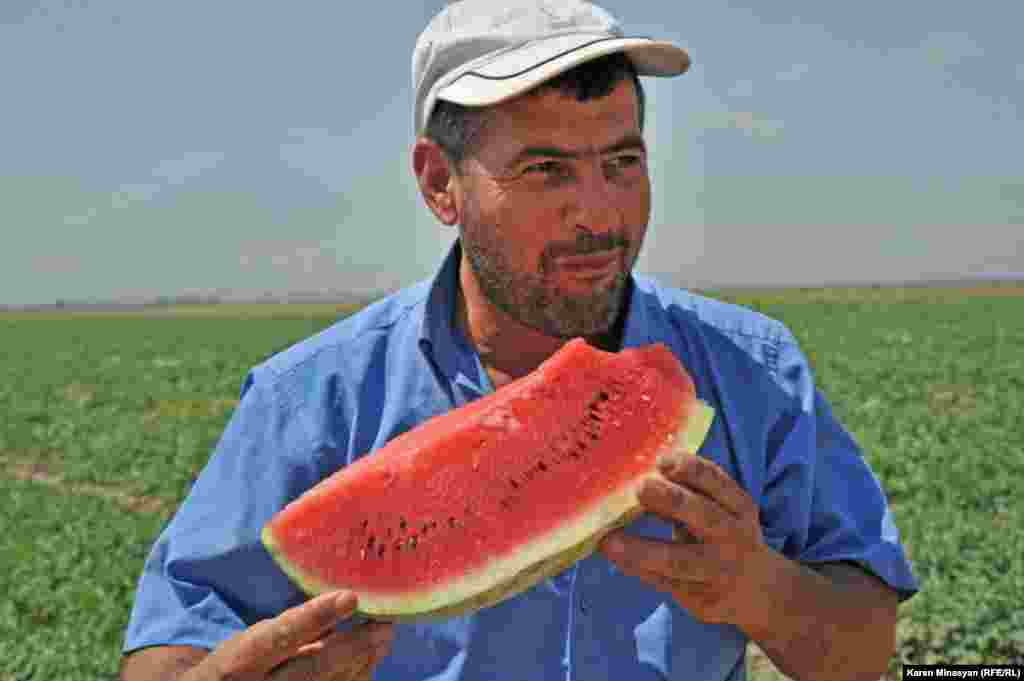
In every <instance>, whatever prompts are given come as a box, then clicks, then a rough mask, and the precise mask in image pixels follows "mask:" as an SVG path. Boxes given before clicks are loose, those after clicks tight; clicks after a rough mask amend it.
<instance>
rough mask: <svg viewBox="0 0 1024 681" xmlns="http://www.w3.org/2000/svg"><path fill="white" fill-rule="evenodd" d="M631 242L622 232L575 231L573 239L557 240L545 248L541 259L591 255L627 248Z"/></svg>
mask: <svg viewBox="0 0 1024 681" xmlns="http://www.w3.org/2000/svg"><path fill="white" fill-rule="evenodd" d="M631 243H632V242H631V241H630V239H629V237H627V236H626V235H625V234H623V233H622V232H604V233H602V234H593V233H592V232H586V231H580V232H578V233H577V235H576V239H575V240H574V241H559V242H556V243H553V244H550V245H549V246H548V247H547V248H545V249H544V254H543V261H544V262H545V263H548V264H550V263H551V262H553V261H554V259H555V258H559V257H562V256H578V255H592V254H594V253H603V252H604V251H611V250H614V249H616V248H621V249H623V250H629V247H630V245H631Z"/></svg>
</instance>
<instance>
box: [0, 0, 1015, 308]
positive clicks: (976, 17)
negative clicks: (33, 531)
mask: <svg viewBox="0 0 1024 681" xmlns="http://www.w3.org/2000/svg"><path fill="white" fill-rule="evenodd" d="M442 4H443V3H442V2H441V0H432V1H431V2H424V3H418V2H410V1H408V0H401V1H398V0H393V1H392V2H345V1H343V0H331V1H330V2H326V1H324V2H321V1H304V0H295V1H294V2H287V3H285V2H252V1H248V2H242V1H241V0H218V1H217V2H209V1H208V0H202V1H200V0H176V1H175V2H163V1H161V2H157V1H156V0H93V1H86V0H60V1H50V0H44V1H42V2H36V1H30V0H2V2H0V233H2V235H3V240H2V242H0V244H2V245H0V304H24V303H47V302H53V301H54V300H55V299H57V298H70V299H89V298H92V299H110V298H116V297H130V296H154V295H158V294H167V295H175V294H181V293H187V292H199V291H211V290H218V289H219V290H222V291H226V290H231V291H233V292H235V294H243V295H259V294H262V293H263V292H266V291H273V292H275V293H283V292H285V291H318V290H348V289H363V290H366V289H378V288H381V287H388V286H394V285H398V284H404V283H408V282H412V281H415V280H417V279H419V278H422V277H425V276H428V275H429V274H430V273H432V272H433V271H434V270H435V268H436V267H437V265H438V263H439V260H440V258H441V257H442V255H443V253H444V252H445V250H446V249H447V247H448V245H449V244H450V243H451V240H452V238H453V236H454V232H453V231H452V230H450V229H448V228H445V227H443V226H441V225H440V224H438V223H437V222H436V221H435V220H434V219H433V217H432V216H431V215H430V214H429V213H428V211H427V209H426V208H425V207H424V206H423V204H422V202H421V200H420V198H419V196H418V194H417V193H416V189H415V184H414V182H413V178H412V175H411V172H410V170H409V160H408V148H409V145H410V143H411V141H412V113H411V101H412V93H411V87H410V81H411V74H410V62H411V53H412V47H413V44H414V42H415V40H416V36H417V35H418V34H419V32H420V31H421V30H422V28H423V27H424V26H425V24H426V22H427V21H428V19H429V18H430V17H431V16H432V15H433V14H434V13H436V11H437V10H439V9H440V7H441V6H442ZM599 4H602V6H604V7H606V8H607V9H608V10H610V11H611V12H612V13H613V14H615V15H616V16H617V17H619V18H620V19H621V20H622V21H623V23H624V25H625V28H626V30H627V32H630V33H635V34H641V35H649V36H654V37H665V38H669V39H673V40H675V41H678V42H679V43H680V44H682V45H684V46H685V47H687V48H688V49H689V50H690V53H691V56H692V58H693V62H694V65H693V68H692V69H691V71H690V72H689V73H688V74H686V75H685V76H682V77H680V78H674V79H645V81H644V83H645V86H646V89H647V92H648V98H649V102H650V104H649V113H648V115H649V118H648V129H647V139H648V145H649V148H650V150H651V166H652V176H653V182H654V191H655V203H654V214H653V216H652V221H651V230H650V232H649V237H648V241H647V245H646V247H645V252H644V255H643V256H642V259H641V262H640V269H641V270H644V271H647V272H655V273H664V274H666V275H668V276H671V277H673V278H675V279H676V280H677V281H679V282H682V283H688V284H693V285H700V284H709V283H714V284H743V283H772V282H779V283H806V284H817V283H824V282H828V281H836V280H865V281H875V280H892V279H917V278H925V277H934V276H943V277H945V276H952V275H969V274H983V273H988V274H999V273H1006V272H1024V238H1022V234H1024V162H1022V159H1024V52H1022V51H1021V49H1020V45H1021V39H1020V27H1021V26H1022V25H1024V3H1022V2H1020V0H982V1H980V2H977V3H964V2H953V1H952V0H903V1H902V2H890V1H889V0H864V1H862V2H857V3H852V2H845V3H833V2H819V1H817V0H791V1H789V2H765V1H764V0H743V1H742V2H737V1H723V0H695V1H693V2H686V3H674V2H655V1H651V0H648V1H646V2H636V1H627V0H606V1H605V2H604V3H599Z"/></svg>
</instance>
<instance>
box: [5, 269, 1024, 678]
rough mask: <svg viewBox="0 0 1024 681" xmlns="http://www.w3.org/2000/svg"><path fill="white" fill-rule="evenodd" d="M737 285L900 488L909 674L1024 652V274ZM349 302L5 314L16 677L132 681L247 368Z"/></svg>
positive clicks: (895, 498) (1020, 658) (9, 567)
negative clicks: (170, 546) (120, 665)
mask: <svg viewBox="0 0 1024 681" xmlns="http://www.w3.org/2000/svg"><path fill="white" fill-rule="evenodd" d="M721 297H724V298H728V299H731V300H735V301H738V302H741V303H745V304H748V305H751V306H753V307H756V308H758V309H760V310H762V311H764V312H766V313H767V314H769V315H772V316H774V317H776V318H779V319H782V320H783V321H784V322H786V323H787V324H788V325H789V326H790V328H791V329H792V330H793V331H794V333H795V334H796V335H797V337H798V338H799V339H800V340H801V342H802V343H803V347H804V349H805V351H806V352H807V354H808V356H809V357H810V359H811V362H812V364H813V366H814V368H815V371H816V373H817V377H818V380H819V384H820V385H821V387H822V388H823V389H824V391H825V393H826V394H827V395H828V396H829V397H830V399H831V400H832V402H833V404H834V406H835V409H836V412H837V413H838V415H839V416H840V418H841V419H842V420H843V422H844V423H845V424H846V425H847V426H848V427H849V428H850V430H851V431H852V432H853V433H854V434H855V436H856V437H857V438H858V440H859V441H860V442H861V444H862V445H863V446H864V449H865V451H866V455H867V456H868V458H869V459H870V462H871V464H872V466H873V467H874V468H875V470H876V471H877V472H878V474H879V476H880V477H881V479H882V482H883V484H884V486H885V487H886V489H887V491H888V493H889V495H890V500H891V502H892V505H893V508H894V512H895V514H896V518H897V523H898V525H899V526H900V529H901V531H902V533H903V536H904V538H905V540H906V543H907V545H908V547H909V550H910V553H911V557H912V559H913V561H914V564H915V570H916V572H917V574H918V576H919V577H920V578H921V580H922V582H923V591H922V593H921V594H920V595H918V596H917V597H916V598H914V599H913V600H911V601H910V602H909V603H908V604H906V605H905V606H904V607H903V608H902V610H901V620H900V626H899V655H898V658H897V659H894V661H893V667H892V669H893V674H894V675H893V676H892V678H898V676H896V675H895V672H896V670H897V668H898V667H897V665H898V662H899V661H900V660H903V661H906V662H912V663H928V662H939V661H942V662H947V663H952V662H980V661H984V662H1017V663H1020V662H1024V610H1022V609H1021V604H1022V603H1024V504H1022V503H1021V501H1020V495H1021V481H1022V480H1024V425H1022V423H1024V288H1015V287H998V288H993V289H981V288H978V289H969V290H952V289H951V290H932V289H906V290H903V289H864V290H824V289H823V290H813V289H812V290H790V291H775V292H769V291H763V292H747V293H744V292H732V293H726V294H722V296H721ZM346 312H347V310H345V309H342V308H337V307H332V306H309V305H304V306H288V305H267V306H228V305H222V306H198V307H190V308H179V309H175V308H152V309H146V310H139V311H132V312H125V313H102V314H100V313H94V312H68V311H64V312H56V311H54V312H47V313H18V314H4V315H0V338H2V339H3V343H2V345H0V412H2V413H3V414H4V416H3V426H2V427H0V464H2V466H3V468H2V471H3V473H2V475H0V494H2V495H3V498H4V499H5V500H6V503H5V504H4V512H3V514H2V515H0V592H2V593H4V594H7V596H6V598H4V599H2V600H0V681H14V680H15V679H17V680H18V681H27V680H29V679H32V680H34V681H40V680H42V679H46V680H47V681H51V680H52V681H63V680H71V679H113V678H115V673H116V669H117V661H118V657H119V648H120V644H121V637H122V633H123V627H124V625H125V622H126V620H127V616H128V610H129V608H130V605H131V598H132V594H133V590H134V586H135V581H136V579H137V577H138V572H139V569H140V568H141V565H142V561H143V558H144V557H145V555H146V552H147V550H148V546H149V543H150V542H151V541H152V539H153V538H154V537H155V534H156V532H158V531H159V529H160V527H161V525H162V523H163V522H164V521H165V520H166V519H167V518H168V517H169V513H170V512H171V511H172V509H173V508H174V506H175V504H176V503H177V502H178V501H179V500H180V499H181V498H182V496H183V495H184V493H185V492H186V490H187V489H188V486H189V484H190V482H191V480H192V479H193V476H194V475H195V474H196V472H197V471H198V470H199V469H200V467H201V466H202V465H203V464H204V462H205V461H206V458H207V457H208V456H209V453H210V450H211V448H212V446H213V445H214V443H215V441H216V439H217V438H218V436H219V435H220V432H221V429H222V428H223V426H224V424H225V422H226V420H227V418H228V417H229V416H230V414H231V410H232V409H233V408H234V406H235V404H236V398H237V395H238V389H239V385H240V383H241V380H242V378H243V377H244V375H245V372H246V370H247V369H248V368H249V367H250V366H251V365H253V364H254V363H256V362H258V361H260V360H262V359H263V358H265V357H267V356H268V355H270V354H271V353H273V352H275V351H277V350H279V349H281V348H283V347H286V346H287V345H289V344H291V343H293V342H295V341H297V340H299V339H300V338H303V337H305V336H307V335H309V334H311V333H313V332H315V331H317V330H318V329H321V328H323V327H325V326H327V325H328V324H330V323H331V322H332V321H333V320H335V319H337V318H338V317H339V316H340V315H343V314H345V313H346ZM753 667H754V672H753V673H752V674H751V678H754V679H770V678H775V672H773V671H772V670H771V669H770V668H769V667H768V666H767V665H765V664H763V661H757V660H756V661H755V664H753Z"/></svg>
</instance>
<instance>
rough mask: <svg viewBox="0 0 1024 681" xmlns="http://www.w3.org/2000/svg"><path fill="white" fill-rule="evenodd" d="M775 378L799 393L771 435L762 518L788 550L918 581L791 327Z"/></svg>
mask: <svg viewBox="0 0 1024 681" xmlns="http://www.w3.org/2000/svg"><path fill="white" fill-rule="evenodd" d="M776 378H777V380H778V381H779V383H780V385H781V386H782V388H783V389H784V390H785V391H786V392H787V393H788V394H789V395H790V396H791V397H792V398H793V401H792V408H791V410H789V411H788V412H786V413H784V415H783V416H782V417H781V418H780V419H779V423H777V424H776V427H775V428H774V429H773V430H772V431H771V435H770V436H769V440H768V450H769V451H768V459H767V461H768V471H767V476H766V485H765V491H764V500H763V504H762V513H763V515H762V525H763V527H764V530H765V535H766V539H767V540H768V541H769V543H772V544H775V547H776V548H777V549H778V550H780V551H782V553H783V554H784V555H786V556H787V557H789V558H791V559H793V560H797V561H799V562H802V563H808V564H815V563H826V562H838V561H852V562H854V563H856V564H858V565H860V566H861V567H863V568H864V569H866V570H868V571H869V572H871V573H873V574H875V575H877V576H878V577H879V578H881V579H882V580H883V581H885V582H886V583H887V584H888V585H889V586H891V587H893V588H894V589H895V590H897V591H898V592H899V595H900V600H901V601H902V600H906V599H908V598H910V597H911V596H912V595H914V594H915V593H916V592H917V591H918V589H919V585H918V582H917V580H916V578H915V577H914V575H913V572H912V569H911V565H910V561H909V560H908V559H907V556H906V552H905V551H904V548H903V546H902V544H901V542H900V534H899V530H898V529H897V527H896V524H895V522H894V520H893V517H892V512H891V510H890V508H889V504H888V500H887V499H886V495H885V491H884V490H883V488H882V486H881V484H880V482H879V481H878V478H877V477H876V476H875V474H874V472H873V471H872V470H871V468H870V466H869V465H868V463H867V462H866V461H865V459H864V456H863V453H862V451H861V449H860V447H859V446H858V445H857V443H856V442H855V441H854V439H853V437H852V436H851V435H850V433H849V432H848V431H847V430H846V429H845V428H844V427H843V426H842V425H841V424H840V423H839V422H838V421H837V419H836V418H835V416H834V414H833V413H832V408H831V406H830V404H829V402H828V400H827V399H826V397H825V396H824V395H823V394H822V393H821V391H820V390H819V389H817V388H816V387H815V384H814V378H813V375H812V371H811V368H810V366H809V365H808V362H807V358H806V357H805V356H804V353H803V352H802V351H801V350H800V348H799V347H798V345H797V342H796V340H795V338H793V336H792V333H791V332H789V331H788V330H784V333H783V336H782V339H781V341H780V344H779V353H778V363H777V371H776Z"/></svg>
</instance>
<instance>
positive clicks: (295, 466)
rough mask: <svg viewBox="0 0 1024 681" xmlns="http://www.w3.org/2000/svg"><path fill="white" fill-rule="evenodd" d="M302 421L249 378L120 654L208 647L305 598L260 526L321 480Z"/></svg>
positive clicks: (163, 544)
mask: <svg viewBox="0 0 1024 681" xmlns="http://www.w3.org/2000/svg"><path fill="white" fill-rule="evenodd" d="M306 431H308V428H306V427H305V426H304V425H303V423H302V421H301V419H297V418H293V415H292V414H290V413H289V409H288V407H287V405H286V404H285V403H284V401H283V400H281V399H279V397H278V396H277V395H276V393H275V392H274V389H273V387H272V384H271V385H264V384H261V383H259V382H258V381H256V380H255V374H254V373H250V375H249V376H248V377H247V379H246V382H245V384H244V386H243V388H242V398H241V401H240V403H239V405H238V407H237V409H236V410H235V413H234V414H233V415H232V417H231V419H230V421H229V422H228V425H227V427H226V428H225V430H224V433H223V435H222V436H221V439H220V441H219V442H218V444H217V446H216V448H215V449H214V452H213V454H212V455H211V457H210V460H209V462H208V463H207V465H206V466H205V468H204V469H203V470H202V472H201V473H200V475H199V477H198V478H197V479H196V482H195V484H194V485H193V487H192V490H191V491H190V493H189V494H188V496H187V497H186V498H185V500H184V502H182V504H181V506H180V507H179V508H178V510H177V512H176V514H175V515H174V516H173V517H172V518H171V520H170V522H169V523H168V524H167V525H166V526H165V527H164V529H163V531H162V532H161V533H160V535H159V537H158V538H157V540H156V542H155V543H154V545H153V547H152V549H151V551H150V554H149V556H148V558H147V560H146V562H145V564H144V567H143V570H142V575H141V577H140V579H139V583H138V587H137V591H136V594H135V601H134V603H133V607H132V611H131V615H130V618H129V622H128V627H127V630H126V634H125V641H124V646H123V651H124V652H125V653H127V652H130V651H132V650H135V649H138V648H142V647H146V646H154V645H191V646H196V647H201V648H207V649H211V650H212V649H213V648H215V647H216V646H217V645H219V644H220V643H221V642H222V641H224V640H226V639H228V638H230V637H231V636H233V635H234V634H235V633H237V632H238V631H240V630H242V629H244V628H245V627H247V626H249V625H251V624H253V623H254V622H256V621H259V620H261V619H264V618H266V617H270V616H273V615H276V614H278V613H279V612H280V611H282V610H284V609H285V608H287V607H290V606H292V605H295V604H297V603H299V602H301V601H302V600H303V599H304V596H303V594H302V593H301V592H300V591H298V590H297V588H296V587H295V586H294V585H293V584H292V583H291V582H290V580H289V579H288V578H287V577H286V576H285V575H284V573H283V572H281V570H280V569H279V568H278V567H277V566H276V565H275V564H274V562H273V561H272V559H271V558H270V555H269V554H268V552H267V551H266V550H265V549H264V548H263V545H262V544H261V543H260V530H261V529H262V527H263V525H264V524H265V523H266V522H267V521H268V520H269V519H270V518H271V517H272V516H273V515H274V513H276V512H277V510H279V509H280V508H282V507H283V506H284V505H285V504H287V503H288V502H289V501H291V500H292V499H294V498H295V497H296V496H298V495H299V494H301V493H302V492H303V491H304V490H306V489H308V488H309V487H311V486H312V485H313V484H315V483H316V482H317V481H319V479H320V478H321V477H322V473H323V471H322V470H320V469H321V463H320V461H321V459H322V458H323V457H321V456H319V453H318V452H317V451H316V448H315V447H314V446H313V445H312V441H313V438H311V437H310V436H309V434H308V432H306Z"/></svg>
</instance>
